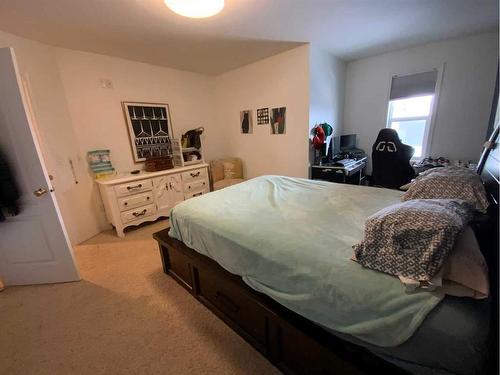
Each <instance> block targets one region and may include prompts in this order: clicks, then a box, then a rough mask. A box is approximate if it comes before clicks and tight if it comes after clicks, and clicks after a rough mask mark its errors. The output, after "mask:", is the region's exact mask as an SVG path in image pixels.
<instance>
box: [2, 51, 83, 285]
mask: <svg viewBox="0 0 500 375" xmlns="http://www.w3.org/2000/svg"><path fill="white" fill-rule="evenodd" d="M47 95H50V92H47ZM0 152H1V153H2V155H3V157H4V159H5V160H6V161H7V163H8V165H9V167H10V170H11V173H12V174H13V175H14V179H15V181H16V183H17V185H18V189H19V191H20V195H21V197H20V199H19V201H18V203H19V205H18V206H19V214H18V215H17V216H7V217H6V220H5V221H0V278H1V279H3V281H4V283H5V284H6V285H21V284H43V283H56V282H65V281H75V280H79V279H80V277H79V275H78V270H77V268H76V265H75V262H74V259H73V252H72V249H71V246H70V243H69V240H68V236H67V234H66V229H65V228H64V223H63V221H62V219H61V214H60V212H59V207H58V206H57V202H56V200H55V197H54V193H53V192H51V191H50V190H51V186H50V182H49V179H48V175H47V171H46V170H45V167H44V164H43V161H42V160H43V159H42V156H41V153H40V147H39V145H38V141H37V139H36V135H35V132H34V130H33V126H32V124H31V122H30V118H29V116H28V115H27V113H26V100H25V98H24V96H23V93H22V91H21V80H20V77H19V72H18V68H17V63H16V59H15V55H14V51H13V50H12V49H11V48H0ZM35 192H36V194H35Z"/></svg>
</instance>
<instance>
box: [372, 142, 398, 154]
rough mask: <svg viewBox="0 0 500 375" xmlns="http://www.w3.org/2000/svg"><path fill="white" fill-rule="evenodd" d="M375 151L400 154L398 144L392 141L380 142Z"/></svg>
mask: <svg viewBox="0 0 500 375" xmlns="http://www.w3.org/2000/svg"><path fill="white" fill-rule="evenodd" d="M375 151H379V152H398V148H397V146H396V144H395V143H394V142H392V141H388V142H386V141H379V142H378V143H377V145H376V146H375Z"/></svg>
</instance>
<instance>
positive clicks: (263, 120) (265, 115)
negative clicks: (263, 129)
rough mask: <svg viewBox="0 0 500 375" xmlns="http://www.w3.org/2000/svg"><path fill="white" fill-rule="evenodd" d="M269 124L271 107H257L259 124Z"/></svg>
mask: <svg viewBox="0 0 500 375" xmlns="http://www.w3.org/2000/svg"><path fill="white" fill-rule="evenodd" d="M267 124H269V108H259V109H257V125H267Z"/></svg>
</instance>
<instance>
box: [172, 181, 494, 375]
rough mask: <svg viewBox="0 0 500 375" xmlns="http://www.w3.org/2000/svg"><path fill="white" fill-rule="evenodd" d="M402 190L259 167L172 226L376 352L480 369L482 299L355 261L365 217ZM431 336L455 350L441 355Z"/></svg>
mask: <svg viewBox="0 0 500 375" xmlns="http://www.w3.org/2000/svg"><path fill="white" fill-rule="evenodd" d="M401 195H402V193H401V192H398V191H394V190H388V189H379V188H372V187H364V186H352V185H343V184H332V183H327V182H319V181H311V180H305V179H297V178H288V177H279V176H262V177H259V178H256V179H252V180H249V181H247V182H244V183H241V184H238V185H235V186H232V187H228V188H225V189H223V190H220V191H217V192H213V193H210V194H207V195H204V196H201V197H197V198H193V199H191V200H188V201H185V202H182V203H180V204H179V205H177V206H176V207H175V208H174V209H173V210H172V212H171V216H170V221H171V229H170V232H169V235H170V236H171V237H173V238H176V239H178V240H181V241H183V242H184V243H185V244H186V245H187V246H189V247H190V248H192V249H194V250H196V251H198V252H199V253H201V254H203V255H206V256H208V257H210V258H212V259H214V260H215V261H216V262H218V263H219V264H220V265H221V266H222V267H224V268H225V269H226V270H228V271H229V272H231V273H233V274H236V275H239V276H241V277H242V279H243V281H244V282H245V283H247V284H248V285H249V286H250V287H252V288H253V289H255V290H257V291H260V292H262V293H264V294H266V295H268V296H269V297H271V298H273V299H274V300H276V301H277V302H279V303H280V304H282V305H283V306H285V307H287V308H289V309H291V310H293V311H295V312H297V313H298V314H300V315H302V316H304V317H306V318H308V319H310V320H311V321H313V322H315V323H317V324H319V325H321V326H323V327H325V328H326V329H329V330H331V331H333V332H334V333H335V334H338V335H339V336H342V337H343V338H346V339H348V340H350V341H353V342H356V343H358V344H361V345H364V346H365V347H368V348H369V350H371V351H373V352H374V353H376V354H377V355H380V356H384V357H386V358H387V359H390V360H392V359H394V360H396V361H403V362H405V364H408V365H409V366H412V365H421V366H424V367H426V368H429V369H440V368H442V369H444V370H446V371H452V372H457V373H462V371H463V370H464V366H459V365H457V366H455V365H456V364H457V363H461V362H464V363H466V364H467V366H468V367H467V368H468V369H473V368H478V366H480V364H481V363H482V362H483V361H481V358H480V357H481V355H480V353H481V352H483V349H484V348H485V345H486V341H485V340H486V339H485V337H486V334H483V331H482V330H484V326H485V317H487V316H488V314H487V313H485V312H484V310H487V308H486V307H484V306H485V304H486V302H482V303H481V302H478V301H466V300H465V299H461V300H459V299H456V301H455V300H454V299H451V298H446V299H445V302H444V303H441V304H440V302H441V300H442V299H443V298H444V296H443V295H441V294H439V293H430V292H426V291H418V292H413V293H406V292H405V290H404V287H403V285H402V284H401V283H400V282H399V280H398V279H396V278H394V277H392V276H389V275H385V274H382V273H380V272H375V271H372V270H368V269H364V268H362V267H361V266H360V265H359V264H357V263H355V262H353V261H351V260H350V257H351V255H352V248H351V246H352V245H353V244H354V243H356V242H357V241H359V240H360V239H361V237H362V234H363V228H364V222H365V220H366V218H367V217H368V216H369V215H371V214H373V213H375V212H376V211H378V210H379V209H381V208H382V207H385V206H387V205H390V204H393V203H396V202H399V201H400V198H401ZM450 301H454V302H450ZM436 306H437V308H436ZM481 306H483V307H482V308H481ZM435 308H436V309H435ZM433 309H435V310H434V311H433ZM428 315H429V317H428V318H427V319H426V317H427V316H428ZM424 320H425V323H424V324H422V322H424ZM486 325H487V322H486ZM464 327H465V328H464ZM486 332H487V330H486ZM412 336H413V337H412ZM410 337H412V338H411V339H410V340H409V338H410ZM414 343H416V344H414ZM434 343H440V344H442V345H443V346H445V347H446V348H450V350H449V351H448V350H447V349H446V350H443V353H444V354H441V353H440V354H439V355H436V352H435V349H431V348H433V347H434ZM414 345H415V346H414ZM440 351H441V350H440ZM457 351H458V352H457ZM461 351H463V353H462V352H461ZM448 352H449V353H450V355H449V356H447V355H446V353H448ZM457 353H460V359H458V360H457ZM445 357H446V358H445ZM466 371H467V370H466ZM464 373H468V372H464Z"/></svg>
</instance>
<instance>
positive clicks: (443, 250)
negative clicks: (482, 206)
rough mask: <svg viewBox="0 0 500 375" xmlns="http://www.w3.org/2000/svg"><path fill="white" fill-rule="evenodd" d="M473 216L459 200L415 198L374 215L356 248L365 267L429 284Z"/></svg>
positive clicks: (355, 252)
mask: <svg viewBox="0 0 500 375" xmlns="http://www.w3.org/2000/svg"><path fill="white" fill-rule="evenodd" d="M472 216H473V212H472V210H471V208H470V206H469V205H468V204H467V203H466V202H464V201H460V200H451V199H415V200H411V201H408V202H402V203H397V204H394V205H391V206H389V207H386V208H383V209H382V210H380V211H378V212H376V213H375V214H373V215H371V216H370V217H369V218H368V219H367V221H366V224H365V231H364V238H363V240H362V241H361V242H360V243H358V244H356V245H354V246H353V249H354V254H355V256H356V260H357V262H358V263H360V264H361V265H362V266H364V267H367V268H371V269H374V270H377V271H381V272H385V273H388V274H390V275H394V276H402V277H405V278H409V279H413V280H418V281H424V282H429V281H430V280H431V279H432V278H433V276H435V275H436V274H437V273H438V271H439V270H440V269H441V267H442V265H443V263H444V261H445V260H446V258H447V256H448V254H449V253H450V251H451V250H452V249H453V246H454V245H455V241H456V239H457V237H458V235H459V234H460V233H461V232H462V231H463V229H464V228H465V226H466V225H467V223H468V222H469V221H470V219H471V218H472Z"/></svg>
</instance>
